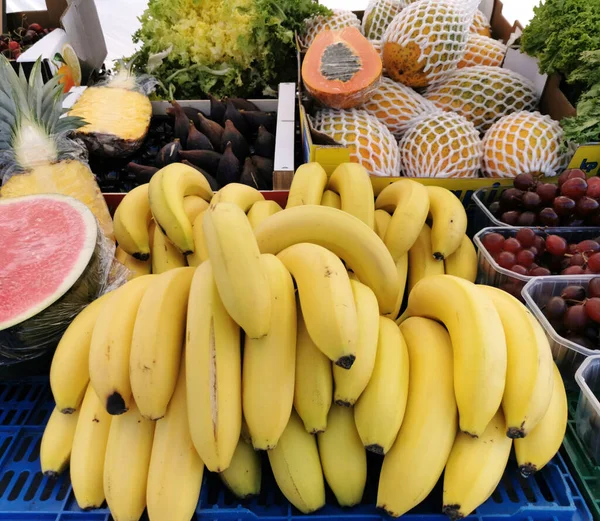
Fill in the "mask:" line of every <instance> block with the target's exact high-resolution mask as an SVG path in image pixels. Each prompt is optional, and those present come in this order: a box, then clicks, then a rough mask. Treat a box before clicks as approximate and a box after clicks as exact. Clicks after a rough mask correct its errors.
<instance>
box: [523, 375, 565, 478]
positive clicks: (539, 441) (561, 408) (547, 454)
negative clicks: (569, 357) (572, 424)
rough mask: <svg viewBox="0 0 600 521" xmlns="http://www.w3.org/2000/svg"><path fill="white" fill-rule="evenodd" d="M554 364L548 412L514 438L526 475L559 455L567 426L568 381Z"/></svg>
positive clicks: (529, 474) (539, 468) (524, 474)
mask: <svg viewBox="0 0 600 521" xmlns="http://www.w3.org/2000/svg"><path fill="white" fill-rule="evenodd" d="M553 366H554V367H553V377H554V387H553V390H552V399H551V400H550V405H549V406H548V410H547V411H546V414H545V415H544V417H543V418H542V419H541V421H540V422H539V423H538V424H537V425H536V426H535V427H534V428H533V430H532V431H531V432H530V433H529V434H528V435H527V436H526V437H525V438H522V439H517V440H515V453H516V455H517V463H518V464H519V470H520V471H521V474H522V475H523V476H525V477H528V476H531V474H533V473H534V472H537V471H539V470H541V469H542V468H544V466H545V465H546V464H547V463H548V462H549V461H550V460H551V459H552V458H553V457H554V456H555V455H556V453H557V452H558V449H560V446H561V444H562V441H563V439H564V437H565V431H566V430H567V417H568V414H569V410H568V404H567V394H566V392H565V384H564V383H563V380H562V377H561V376H560V372H559V371H558V368H557V367H556V364H553Z"/></svg>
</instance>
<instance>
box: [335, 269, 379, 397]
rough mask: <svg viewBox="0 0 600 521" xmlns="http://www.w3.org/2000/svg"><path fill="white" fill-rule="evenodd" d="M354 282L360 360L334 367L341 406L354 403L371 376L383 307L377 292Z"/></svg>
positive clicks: (352, 282) (351, 282) (357, 358)
mask: <svg viewBox="0 0 600 521" xmlns="http://www.w3.org/2000/svg"><path fill="white" fill-rule="evenodd" d="M350 285H351V286H352V293H353V295H354V303H355V305H356V315H357V317H358V342H357V343H356V361H355V362H354V363H353V364H352V367H351V368H350V369H342V368H341V367H339V366H337V365H334V366H333V380H334V382H335V394H334V399H335V402H336V403H337V404H338V405H344V406H346V407H349V406H351V405H354V403H355V402H356V400H358V397H359V396H360V395H361V393H362V392H363V391H364V390H365V387H367V384H368V383H369V380H370V379H371V374H372V373H373V367H375V356H376V355H377V338H378V336H379V308H378V306H377V298H376V297H375V294H374V293H373V291H372V290H371V289H370V288H369V287H368V286H365V285H364V284H361V283H360V282H358V281H356V280H350Z"/></svg>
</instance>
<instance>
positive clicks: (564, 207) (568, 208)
mask: <svg viewBox="0 0 600 521" xmlns="http://www.w3.org/2000/svg"><path fill="white" fill-rule="evenodd" d="M552 206H553V208H554V211H555V212H556V213H557V215H559V216H560V217H569V216H570V215H572V214H573V212H574V210H575V201H574V200H573V199H571V198H569V197H565V196H564V195H559V196H558V197H557V198H556V199H554V203H553V205H552Z"/></svg>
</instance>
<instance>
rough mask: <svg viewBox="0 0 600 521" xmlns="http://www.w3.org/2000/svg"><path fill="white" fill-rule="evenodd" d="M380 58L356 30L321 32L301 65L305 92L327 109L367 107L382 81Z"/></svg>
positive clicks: (369, 43) (349, 28)
mask: <svg viewBox="0 0 600 521" xmlns="http://www.w3.org/2000/svg"><path fill="white" fill-rule="evenodd" d="M381 71H382V63H381V58H380V56H379V54H378V53H377V51H376V50H375V48H374V47H373V45H372V44H371V42H369V40H367V39H366V38H365V37H364V36H363V35H362V34H361V33H360V31H359V30H358V29H357V28H356V27H346V28H344V29H342V30H339V31H329V30H328V31H322V32H321V33H319V34H318V35H317V37H316V38H315V40H314V42H313V43H312V45H311V46H310V47H309V48H308V51H307V52H306V56H305V58H304V62H303V64H302V80H303V81H304V86H305V87H306V90H307V91H308V92H309V94H311V95H312V96H313V97H314V98H316V99H317V100H319V101H320V102H321V103H323V104H324V105H327V106H328V107H332V108H334V109H349V108H353V107H357V106H358V105H361V104H362V103H364V102H365V101H366V100H367V99H368V97H369V95H370V94H371V92H372V91H373V90H374V89H375V87H376V86H377V84H378V82H379V79H380V78H381Z"/></svg>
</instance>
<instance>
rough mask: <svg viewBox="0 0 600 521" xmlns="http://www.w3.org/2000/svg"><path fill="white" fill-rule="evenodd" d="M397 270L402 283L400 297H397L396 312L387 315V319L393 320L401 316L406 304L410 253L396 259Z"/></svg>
mask: <svg viewBox="0 0 600 521" xmlns="http://www.w3.org/2000/svg"><path fill="white" fill-rule="evenodd" d="M396 270H397V271H398V282H399V283H400V284H399V286H400V289H399V291H398V296H397V297H396V305H395V306H394V310H393V311H392V312H391V313H390V314H388V315H386V317H388V318H391V319H392V320H396V318H397V317H398V315H399V314H400V308H402V303H403V302H404V293H405V292H406V285H407V283H408V253H405V254H404V255H402V256H401V257H398V258H397V259H396Z"/></svg>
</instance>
